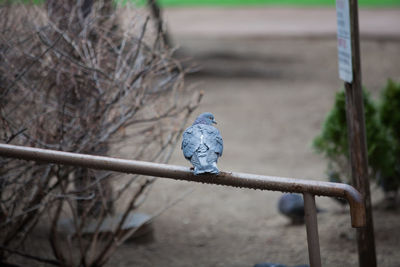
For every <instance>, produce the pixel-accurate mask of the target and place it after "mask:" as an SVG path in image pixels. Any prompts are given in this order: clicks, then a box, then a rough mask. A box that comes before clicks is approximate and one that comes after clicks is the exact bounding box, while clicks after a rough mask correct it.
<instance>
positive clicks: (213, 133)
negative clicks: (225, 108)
mask: <svg viewBox="0 0 400 267" xmlns="http://www.w3.org/2000/svg"><path fill="white" fill-rule="evenodd" d="M205 126H207V127H206V129H205V131H204V135H205V139H204V140H205V144H206V145H207V146H208V147H209V148H210V149H211V150H213V151H214V152H215V153H217V154H218V156H219V157H220V156H222V152H223V150H224V142H223V140H222V136H221V134H220V133H219V131H218V129H217V128H215V127H213V126H211V125H205Z"/></svg>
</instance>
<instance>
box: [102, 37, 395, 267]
mask: <svg viewBox="0 0 400 267" xmlns="http://www.w3.org/2000/svg"><path fill="white" fill-rule="evenodd" d="M175 41H177V42H179V43H180V44H181V50H182V51H183V52H184V53H185V55H190V56H191V57H193V60H194V61H195V62H197V63H198V65H199V66H201V67H202V69H201V71H199V72H198V73H197V74H196V75H191V76H189V77H188V78H187V80H186V83H187V86H195V88H198V89H201V90H204V92H205V96H204V98H203V101H202V105H201V107H200V108H199V109H198V110H197V112H196V114H199V113H201V112H204V111H210V112H213V113H214V115H215V117H216V120H217V121H218V128H219V129H220V131H221V134H222V136H223V138H224V155H223V157H222V158H221V160H220V163H219V167H220V169H221V170H224V171H238V172H247V173H255V174H265V175H274V176H282V177H294V178H303V179H313V180H325V173H324V170H325V166H326V162H325V160H324V159H323V158H322V157H321V156H319V155H316V154H315V153H314V152H313V150H312V148H311V142H312V139H313V138H314V137H315V136H316V135H317V134H318V132H319V130H320V126H321V123H322V121H323V119H324V116H325V114H326V112H327V111H328V110H329V109H330V108H331V106H332V104H333V100H334V94H335V92H337V91H338V90H339V89H340V88H341V87H342V85H343V83H342V81H340V80H339V78H338V74H337V59H336V56H337V51H336V39H335V38H334V37H327V36H324V37H321V38H317V37H313V38H299V37H294V38H290V37H280V38H268V37H265V38H234V37H229V38H228V37H221V38H218V37H212V38H204V37H201V38H200V37H199V38H195V37H193V36H191V37H190V38H184V37H180V39H179V40H175ZM361 49H362V52H361V53H362V73H363V84H364V86H365V87H366V88H368V89H369V90H370V91H372V92H373V95H374V96H378V95H379V90H380V88H381V87H382V86H383V85H384V84H385V83H386V79H387V78H389V77H390V78H392V79H394V80H396V81H400V41H396V40H393V39H391V40H384V39H381V38H379V40H374V39H373V38H367V39H363V40H362V43H361ZM171 163H172V164H177V165H185V166H188V165H189V163H188V162H186V161H185V160H184V158H183V156H182V154H181V151H180V148H179V147H177V149H176V151H175V154H174V156H173V158H172V160H171ZM188 190H194V191H193V192H191V193H190V194H189V195H188V196H186V197H185V198H184V200H182V201H180V202H179V203H178V204H176V205H174V206H173V207H172V208H170V209H169V210H168V211H166V212H165V213H164V214H163V215H161V216H160V217H158V218H157V219H156V220H155V222H154V225H153V227H154V234H153V237H154V238H153V240H152V241H151V242H145V243H137V242H130V243H126V244H125V245H123V247H121V248H120V249H119V250H118V251H117V253H116V254H115V255H114V256H113V258H112V259H111V261H110V262H109V264H108V265H107V266H253V265H254V264H255V263H258V262H264V261H268V262H277V263H283V264H287V265H289V266H291V265H296V264H305V263H308V254H307V242H306V232H305V227H304V226H302V225H301V226H290V225H289V224H288V221H287V220H286V219H285V218H284V217H282V216H281V215H279V214H278V212H277V209H276V204H277V200H278V198H279V196H280V193H279V192H267V191H264V192H262V191H255V190H248V189H236V188H229V187H222V186H213V185H203V184H196V183H189V182H177V181H172V180H168V179H159V180H158V181H157V183H156V184H155V185H154V188H153V190H152V193H151V194H150V196H149V199H148V201H147V202H146V203H145V205H144V206H143V208H142V211H144V212H147V213H150V214H151V213H154V212H155V211H156V210H158V209H159V207H160V206H162V205H164V204H165V203H168V202H169V201H171V200H173V199H175V198H176V197H177V196H179V195H181V194H182V193H184V192H187V191H188ZM381 200H382V194H381V193H380V191H379V189H378V188H376V187H375V186H374V185H373V186H372V201H373V205H374V206H379V203H380V201H381ZM317 205H318V206H319V207H321V208H323V209H326V210H327V212H324V213H321V214H319V215H318V223H319V234H320V245H321V255H322V264H323V266H332V267H335V266H358V256H357V247H356V241H355V230H354V229H352V228H351V225H350V216H349V213H348V210H346V212H342V211H341V207H339V206H338V205H337V204H336V202H334V201H333V200H332V199H329V198H326V197H318V198H317ZM374 224H375V237H376V249H377V257H378V262H379V266H387V267H395V266H400V254H399V253H398V251H399V249H400V241H399V240H400V231H399V227H400V211H395V212H387V211H385V210H383V209H381V208H379V207H377V208H375V210H374Z"/></svg>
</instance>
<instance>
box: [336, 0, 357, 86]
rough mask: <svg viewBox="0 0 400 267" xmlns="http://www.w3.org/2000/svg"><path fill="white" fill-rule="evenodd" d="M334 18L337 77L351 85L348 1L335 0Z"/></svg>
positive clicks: (351, 69)
mask: <svg viewBox="0 0 400 267" xmlns="http://www.w3.org/2000/svg"><path fill="white" fill-rule="evenodd" d="M336 18H337V47H338V63H339V77H340V79H342V80H344V81H346V82H348V83H351V82H352V81H353V68H352V64H351V31H350V9H349V0H336Z"/></svg>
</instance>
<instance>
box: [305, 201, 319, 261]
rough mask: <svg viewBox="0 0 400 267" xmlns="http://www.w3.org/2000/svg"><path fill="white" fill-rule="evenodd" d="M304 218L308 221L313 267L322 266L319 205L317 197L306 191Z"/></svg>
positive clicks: (308, 239)
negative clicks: (318, 217)
mask: <svg viewBox="0 0 400 267" xmlns="http://www.w3.org/2000/svg"><path fill="white" fill-rule="evenodd" d="M303 196H304V219H305V221H306V231H307V245H308V257H309V259H310V266H311V267H321V251H320V249H319V237H318V222H317V206H316V205H315V197H314V195H311V194H310V193H304V194H303Z"/></svg>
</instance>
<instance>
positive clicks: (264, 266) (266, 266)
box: [253, 262, 310, 267]
mask: <svg viewBox="0 0 400 267" xmlns="http://www.w3.org/2000/svg"><path fill="white" fill-rule="evenodd" d="M253 267H288V266H287V265H284V264H280V263H270V262H263V263H257V264H255V265H254V266H253ZM293 267H310V266H309V265H307V264H302V265H296V266H293Z"/></svg>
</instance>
